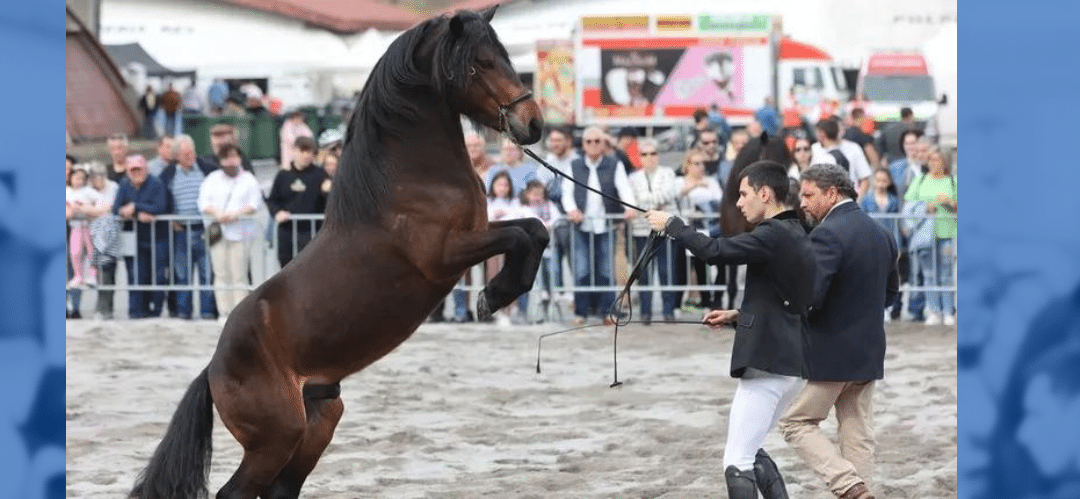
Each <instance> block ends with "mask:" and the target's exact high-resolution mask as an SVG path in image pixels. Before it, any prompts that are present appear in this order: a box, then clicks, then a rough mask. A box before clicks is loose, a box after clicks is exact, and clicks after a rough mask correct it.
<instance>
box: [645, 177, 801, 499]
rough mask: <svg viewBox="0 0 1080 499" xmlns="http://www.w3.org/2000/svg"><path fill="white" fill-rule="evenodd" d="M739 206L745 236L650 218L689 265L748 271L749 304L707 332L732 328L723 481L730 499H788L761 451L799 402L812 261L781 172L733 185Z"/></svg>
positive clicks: (720, 317)
mask: <svg viewBox="0 0 1080 499" xmlns="http://www.w3.org/2000/svg"><path fill="white" fill-rule="evenodd" d="M738 181H739V200H738V202H737V203H736V206H738V208H739V209H740V210H741V211H742V213H743V216H744V217H746V220H747V221H748V222H750V223H753V224H757V226H756V227H754V229H753V230H752V231H750V232H748V233H744V234H739V235H736V236H733V237H728V238H723V237H722V238H717V239H714V238H711V237H708V236H706V235H704V234H701V233H700V232H698V231H697V230H695V229H694V228H692V227H689V226H687V225H686V224H685V223H684V222H683V221H682V220H681V219H679V218H678V217H672V216H671V215H669V214H667V213H664V212H659V211H650V212H649V213H648V214H647V215H646V216H647V218H648V220H649V225H650V226H652V228H653V229H654V230H658V231H659V230H663V231H666V232H667V233H668V235H669V236H671V238H672V239H675V240H676V241H678V242H679V243H681V244H682V245H683V246H685V247H686V249H688V250H690V252H691V253H693V254H694V256H696V257H698V258H701V259H702V260H705V261H706V262H708V263H710V264H713V265H720V264H746V294H745V296H744V298H743V301H742V306H741V307H740V308H739V310H714V311H711V312H709V313H708V314H707V315H706V316H705V320H704V322H705V323H706V324H709V325H710V326H713V327H719V326H720V325H722V324H725V323H735V324H736V326H735V341H734V344H733V345H732V348H731V376H732V377H733V378H737V379H738V380H739V383H738V386H737V388H736V389H735V396H734V397H733V398H732V401H731V411H730V414H729V416H728V435H727V444H726V445H725V448H724V478H725V479H726V482H727V489H728V497H729V498H730V499H754V498H756V497H757V490H756V489H761V492H762V495H763V496H764V497H765V499H787V497H788V496H787V491H786V490H785V489H784V481H783V479H782V478H781V476H780V473H779V471H778V470H777V468H776V464H774V463H773V461H772V459H770V458H769V455H768V454H767V453H765V451H764V450H762V449H761V447H762V445H764V443H765V437H766V436H767V435H768V433H769V431H770V430H771V429H772V427H773V426H775V425H776V422H777V420H778V419H780V415H781V414H783V413H784V410H786V409H787V407H788V406H789V405H790V404H791V402H792V401H794V400H795V397H796V396H797V395H798V394H799V390H800V389H801V388H802V385H803V378H805V377H806V375H807V369H806V362H805V358H804V351H805V347H806V336H805V333H806V312H807V308H808V307H809V305H810V299H811V297H812V293H813V285H814V256H813V252H812V251H811V250H810V242H809V240H808V238H807V236H806V229H805V228H804V226H803V225H802V222H801V221H800V220H799V217H798V215H797V214H796V213H795V211H793V210H791V209H790V208H789V207H788V206H787V205H786V201H787V194H788V188H789V183H788V178H787V168H786V167H785V166H784V165H781V164H780V163H776V162H773V161H758V162H756V163H753V164H751V165H750V166H747V167H746V168H745V169H744V170H743V171H742V172H740V174H739V177H738Z"/></svg>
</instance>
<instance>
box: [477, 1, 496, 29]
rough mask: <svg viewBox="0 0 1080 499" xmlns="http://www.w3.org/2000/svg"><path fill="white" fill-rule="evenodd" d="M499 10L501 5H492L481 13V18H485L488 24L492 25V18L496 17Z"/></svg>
mask: <svg viewBox="0 0 1080 499" xmlns="http://www.w3.org/2000/svg"><path fill="white" fill-rule="evenodd" d="M498 8H499V4H495V5H492V6H491V7H489V8H487V9H486V10H484V11H483V12H481V13H480V17H482V18H484V21H486V22H487V23H488V24H490V23H491V18H493V17H495V11H496V10H497V9H498Z"/></svg>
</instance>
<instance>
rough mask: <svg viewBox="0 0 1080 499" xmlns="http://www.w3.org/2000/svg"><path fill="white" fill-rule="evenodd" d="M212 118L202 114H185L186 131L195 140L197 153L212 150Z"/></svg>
mask: <svg viewBox="0 0 1080 499" xmlns="http://www.w3.org/2000/svg"><path fill="white" fill-rule="evenodd" d="M210 120H211V118H210V117H209V116H203V115H201V114H185V115H184V133H185V134H187V135H190V136H191V139H192V141H193V142H195V154H200V155H201V154H206V151H209V150H210V125H211V123H210Z"/></svg>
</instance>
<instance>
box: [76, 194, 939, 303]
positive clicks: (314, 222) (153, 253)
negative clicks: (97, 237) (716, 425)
mask: <svg viewBox="0 0 1080 499" xmlns="http://www.w3.org/2000/svg"><path fill="white" fill-rule="evenodd" d="M870 216H871V217H873V218H875V219H878V220H883V221H891V222H895V223H899V222H900V221H901V220H902V219H905V218H925V219H940V218H943V217H940V216H934V215H927V216H922V217H905V216H904V215H899V214H895V213H890V214H879V213H872V214H870ZM246 218H248V219H250V220H252V221H253V223H252V224H253V225H254V227H255V228H254V229H253V231H252V235H251V240H250V245H249V246H248V261H249V275H250V282H249V283H248V284H246V285H243V286H240V287H232V288H225V289H242V290H247V291H250V290H252V289H254V288H255V287H256V286H258V285H260V284H262V282H264V281H265V280H266V279H268V278H269V277H270V276H271V275H273V274H274V273H275V272H276V271H277V270H278V269H279V264H278V261H277V257H276V254H275V253H276V245H277V242H278V241H279V237H278V236H279V233H278V231H279V225H278V224H276V223H274V222H273V221H270V220H265V219H263V220H259V219H257V218H256V217H246ZM683 218H684V219H687V220H688V221H690V222H691V223H693V222H694V221H697V220H704V219H710V220H715V216H713V217H704V216H698V217H693V216H683ZM944 218H955V216H952V217H944ZM322 220H323V215H321V214H317V215H301V214H293V215H291V216H290V221H291V222H286V226H287V228H288V229H287V230H292V231H293V234H292V235H293V237H292V238H290V239H291V240H292V242H293V245H294V248H293V249H294V251H293V254H294V255H295V254H297V253H299V251H300V250H301V249H302V248H299V244H298V243H297V237H295V236H296V235H297V233H298V232H302V231H304V229H306V228H307V227H310V228H311V229H312V232H317V230H318V229H319V228H320V227H321V222H322ZM203 223H204V221H203V219H202V218H201V217H191V216H179V215H161V216H158V217H156V219H155V222H154V223H152V224H150V231H151V232H150V234H149V241H146V240H144V241H143V243H142V246H141V247H142V251H141V253H140V251H139V249H138V248H139V244H138V242H137V241H134V240H133V239H137V238H133V237H132V236H124V237H125V238H126V239H128V240H129V242H128V243H126V246H127V247H126V248H124V253H125V256H124V257H121V258H120V259H118V261H116V262H113V263H112V264H111V265H115V266H116V267H124V269H125V272H126V271H127V268H128V265H127V263H125V262H124V260H125V258H130V259H131V260H132V261H131V262H130V263H131V265H130V269H131V270H130V272H132V274H133V275H132V277H133V279H130V280H129V281H130V282H128V281H125V282H118V283H115V284H106V283H101V282H99V283H97V284H96V285H95V286H93V287H94V288H96V289H97V290H99V291H105V292H112V291H126V292H139V291H151V292H162V291H169V292H192V293H198V292H200V291H202V292H212V291H214V290H215V289H222V288H220V287H218V288H215V287H214V285H213V284H212V283H213V279H212V265H211V262H210V254H209V250H208V249H206V248H201V249H202V252H203V253H205V256H203V255H202V254H200V247H199V245H198V244H191V243H190V242H187V244H185V241H186V238H194V237H197V238H201V237H202V231H203V230H205V227H204V226H203ZM633 223H634V222H627V221H626V220H624V218H623V217H622V216H621V215H618V216H609V217H606V218H605V220H604V224H603V228H604V231H603V232H602V234H604V235H600V234H592V233H584V234H582V233H579V234H578V236H584V237H585V239H586V240H587V241H589V243H590V244H589V245H588V248H589V250H588V251H589V255H588V258H587V259H586V262H587V265H585V269H587V274H588V275H589V276H591V277H592V279H590V280H588V281H587V282H583V283H578V282H577V279H575V278H574V266H575V263H577V262H579V260H578V258H579V254H578V253H580V252H581V248H580V246H581V244H580V243H579V244H578V245H575V244H574V242H573V241H574V237H575V236H574V234H573V233H574V232H575V230H574V229H573V227H571V226H570V224H569V222H568V221H567V220H566V219H563V220H562V222H561V223H560V224H558V225H556V226H555V227H552V228H551V229H552V230H551V233H552V240H551V244H550V246H549V248H548V251H547V252H546V253H545V264H546V268H542V269H541V272H540V273H538V276H537V282H536V284H535V285H534V294H535V293H546V294H547V296H548V297H549V298H551V297H554V296H555V295H558V294H566V293H574V292H597V291H601V292H603V291H609V292H610V291H614V292H617V291H620V290H622V288H623V287H624V283H625V276H626V275H627V274H628V273H629V271H630V269H631V268H632V267H633V265H634V262H635V261H636V259H637V252H636V251H635V248H634V245H633V244H632V243H633V238H634V236H633V235H632V224H633ZM931 223H933V222H932V221H931ZM165 226H167V228H165ZM268 226H269V229H267V227H268ZM163 231H164V234H162V232H163ZM597 239H601V240H602V241H601V242H602V244H601V245H600V246H599V247H594V246H596V245H595V244H592V243H594V242H596V240H597ZM69 242H70V240H69ZM666 244H667V247H666V254H667V255H668V257H669V261H668V264H669V268H670V270H671V271H670V273H669V277H668V280H667V282H658V279H657V277H659V276H658V275H656V274H657V271H656V267H657V265H659V262H657V261H654V262H653V264H652V265H651V267H652V269H650V274H653V275H650V279H648V281H649V283H648V284H642V283H640V282H639V283H635V284H634V286H633V291H634V294H635V295H636V294H637V292H642V291H643V292H665V291H677V292H698V293H701V292H707V293H719V294H721V295H722V296H723V299H724V300H726V299H727V296H726V294H727V285H726V284H723V285H716V284H712V283H714V282H716V277H717V275H716V274H717V272H720V271H722V270H718V269H717V268H715V267H713V266H708V267H707V269H708V270H707V272H706V274H705V277H706V278H705V279H704V280H705V281H706V282H704V283H701V282H692V281H694V280H696V279H694V278H695V277H696V275H694V274H695V272H694V265H695V263H694V260H695V259H692V258H691V257H690V255H689V254H688V253H687V252H686V251H685V249H683V248H681V247H679V245H678V244H676V243H674V242H673V241H671V240H667V241H666ZM948 244H949V245H951V246H948V247H951V251H952V252H953V257H952V258H951V265H952V267H953V272H951V274H950V275H951V276H953V277H952V278H951V282H949V283H944V284H935V285H927V284H921V285H915V284H914V283H915V282H917V280H918V279H917V278H916V276H914V275H912V276H911V278H910V279H908V282H907V283H906V284H904V285H902V286H901V292H905V293H906V292H915V293H921V292H953V293H954V292H955V291H956V280H955V275H956V273H955V257H954V256H955V254H956V253H955V244H956V241H955V238H953V239H950V240H948ZM203 246H205V243H203ZM575 247H577V249H575ZM938 247H939V244H932V245H931V246H930V249H929V251H930V255H929V257H928V259H929V261H930V262H932V264H933V265H935V267H934V268H933V269H932V271H931V272H932V273H931V275H932V276H938V275H939V273H938V271H937V270H938V269H937V267H936V265H937V264H938V262H939V261H941V259H940V258H939V256H938V254H937V252H938ZM598 250H599V251H604V252H606V256H607V257H608V258H603V257H602V256H601V255H597V254H596V251H598ZM663 254H664V252H662V253H661V255H663ZM69 255H70V252H69ZM914 257H915V256H914V254H913V255H912V258H914ZM178 258H182V259H183V261H184V262H188V265H186V266H181V267H180V268H181V269H183V268H186V269H187V270H188V274H189V275H188V278H187V279H183V278H182V277H179V276H178V275H177V272H176V269H177V265H176V263H177V261H178ZM203 258H205V264H206V273H207V274H208V279H207V282H205V283H204V282H201V281H200V279H199V278H198V273H197V272H194V273H193V271H194V270H195V269H194V268H193V267H194V265H192V263H194V262H195V261H196V260H201V259H203ZM146 259H149V262H146V261H142V260H146ZM556 259H558V260H556ZM598 260H600V261H606V262H607V264H606V268H605V269H604V270H605V271H606V272H604V274H606V275H607V276H611V278H612V279H611V280H610V281H609V282H608V283H606V284H605V283H603V282H601V281H598V280H597V279H596V277H597V276H598V274H600V272H598V271H599V270H601V269H598V268H597V267H596V263H597V261H598ZM678 260H681V261H678ZM140 261H142V265H140ZM147 263H148V264H147ZM578 265H581V264H580V263H578ZM147 267H149V269H150V271H149V274H150V275H149V276H147V275H146V274H145V273H146V269H147ZM105 270H106V269H101V268H99V269H98V275H103V272H104V271H105ZM496 270H497V269H496V265H495V264H493V263H492V262H486V263H484V264H480V265H477V266H475V267H474V268H473V269H472V270H471V271H470V272H467V273H466V278H464V279H463V280H462V282H460V283H459V284H458V285H457V286H456V287H455V291H456V292H457V293H456V295H457V296H460V293H461V292H466V293H468V294H469V295H475V293H476V292H478V291H480V290H481V289H483V287H484V283H485V282H486V280H487V277H486V276H489V275H493V272H495V271H496ZM580 270H581V269H579V271H580ZM113 272H115V269H114V270H113ZM192 274H194V275H192ZM676 274H678V275H676ZM741 284H742V283H740V289H741V287H742V286H741ZM90 287H91V286H81V287H79V288H81V289H84V290H85V289H87V288H90ZM69 289H72V286H69ZM452 296H454V295H452ZM193 299H196V298H194V297H193ZM196 301H197V299H196ZM470 302H471V303H474V302H475V296H473V297H472V298H470ZM471 308H473V307H470V309H471Z"/></svg>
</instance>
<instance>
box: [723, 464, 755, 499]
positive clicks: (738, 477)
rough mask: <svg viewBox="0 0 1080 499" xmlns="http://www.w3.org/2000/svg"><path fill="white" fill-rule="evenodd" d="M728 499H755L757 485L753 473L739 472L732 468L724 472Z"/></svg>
mask: <svg viewBox="0 0 1080 499" xmlns="http://www.w3.org/2000/svg"><path fill="white" fill-rule="evenodd" d="M724 479H725V480H726V481H727V493H728V499H757V496H758V495H757V483H756V480H755V479H754V472H753V471H741V470H739V468H736V467H734V466H728V467H727V469H726V470H724Z"/></svg>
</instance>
